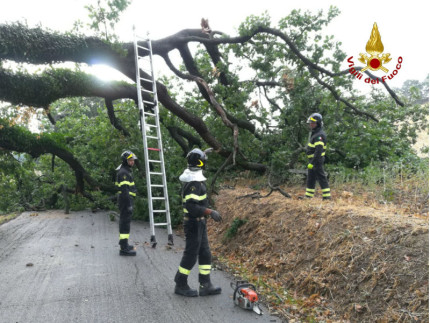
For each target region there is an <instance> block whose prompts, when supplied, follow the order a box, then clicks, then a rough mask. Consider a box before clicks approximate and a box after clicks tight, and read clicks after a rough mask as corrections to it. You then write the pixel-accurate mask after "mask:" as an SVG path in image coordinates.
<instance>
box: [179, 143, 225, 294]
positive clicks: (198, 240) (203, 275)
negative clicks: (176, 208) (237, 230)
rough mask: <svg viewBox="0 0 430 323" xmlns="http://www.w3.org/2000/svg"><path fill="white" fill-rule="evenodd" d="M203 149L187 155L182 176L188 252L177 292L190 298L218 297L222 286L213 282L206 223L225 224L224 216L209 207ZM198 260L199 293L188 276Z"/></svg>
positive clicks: (183, 260) (181, 269)
mask: <svg viewBox="0 0 430 323" xmlns="http://www.w3.org/2000/svg"><path fill="white" fill-rule="evenodd" d="M206 152H208V150H206V151H205V152H203V151H201V150H200V149H197V148H196V149H193V150H191V151H190V152H189V153H188V155H187V157H186V158H187V161H188V168H187V169H186V170H185V171H184V172H183V173H182V175H181V176H180V177H179V180H180V181H181V182H182V203H183V212H184V232H185V250H184V254H183V256H182V259H181V262H180V264H179V269H178V271H177V272H176V276H175V283H176V286H175V293H176V294H179V295H183V296H187V297H194V296H197V295H200V296H206V295H215V294H220V293H221V288H220V287H215V286H213V285H212V283H211V280H210V273H211V267H212V266H211V264H212V254H211V251H210V248H209V241H208V235H207V230H206V221H207V219H208V217H209V216H210V217H211V218H212V219H213V220H215V221H216V222H219V221H221V219H222V218H221V216H220V214H219V213H218V212H217V211H215V210H212V209H210V208H208V204H209V203H208V198H207V195H206V185H205V181H206V178H205V177H204V176H203V167H204V166H205V163H206V160H207V156H206ZM197 260H198V263H199V283H200V287H199V292H197V290H195V289H191V288H190V287H189V286H188V275H189V274H190V272H191V269H192V268H193V267H194V265H195V264H196V262H197Z"/></svg>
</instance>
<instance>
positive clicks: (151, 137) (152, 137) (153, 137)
mask: <svg viewBox="0 0 430 323" xmlns="http://www.w3.org/2000/svg"><path fill="white" fill-rule="evenodd" d="M146 138H150V139H158V137H155V136H146Z"/></svg>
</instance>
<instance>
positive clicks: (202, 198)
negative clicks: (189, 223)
mask: <svg viewBox="0 0 430 323" xmlns="http://www.w3.org/2000/svg"><path fill="white" fill-rule="evenodd" d="M208 205H209V201H208V198H207V194H206V185H205V183H204V182H197V181H193V182H186V183H183V184H182V206H183V212H184V215H186V216H189V217H190V218H197V217H202V216H205V215H204V212H205V210H206V209H207V207H208Z"/></svg>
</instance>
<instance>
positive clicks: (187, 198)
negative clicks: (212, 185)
mask: <svg viewBox="0 0 430 323" xmlns="http://www.w3.org/2000/svg"><path fill="white" fill-rule="evenodd" d="M206 197H207V195H206V194H204V195H196V194H188V195H186V196H185V198H184V199H183V202H186V201H188V200H190V199H193V200H196V201H203V200H204V199H206Z"/></svg>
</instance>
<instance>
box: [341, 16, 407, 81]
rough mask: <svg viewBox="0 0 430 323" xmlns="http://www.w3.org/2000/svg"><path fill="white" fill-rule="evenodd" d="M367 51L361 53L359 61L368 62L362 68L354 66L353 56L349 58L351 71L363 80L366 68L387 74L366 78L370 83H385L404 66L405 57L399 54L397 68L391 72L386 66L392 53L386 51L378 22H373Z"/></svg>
mask: <svg viewBox="0 0 430 323" xmlns="http://www.w3.org/2000/svg"><path fill="white" fill-rule="evenodd" d="M366 52H367V54H363V53H360V58H359V59H358V61H359V62H361V63H363V64H366V66H365V67H363V68H362V69H361V70H359V71H358V70H356V69H355V68H354V65H355V64H354V61H353V58H354V57H353V56H351V57H350V58H348V63H349V73H351V74H352V75H354V76H355V78H357V79H359V80H361V79H362V78H363V74H362V73H363V72H364V71H366V70H371V71H382V72H384V73H385V74H387V75H384V76H382V77H375V78H374V79H373V78H371V77H368V78H365V79H364V82H365V83H369V84H379V83H380V82H382V83H384V82H387V81H388V80H391V79H392V78H393V77H394V76H396V75H397V73H398V72H399V70H400V68H401V67H402V62H403V58H402V57H401V56H399V58H398V59H397V64H396V68H395V69H393V70H392V72H390V69H389V68H388V66H384V64H387V63H389V62H390V61H391V58H390V54H389V53H384V45H383V44H382V41H381V35H380V34H379V30H378V26H377V25H376V22H375V23H374V24H373V28H372V32H371V33H370V39H369V41H368V42H367V44H366Z"/></svg>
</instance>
